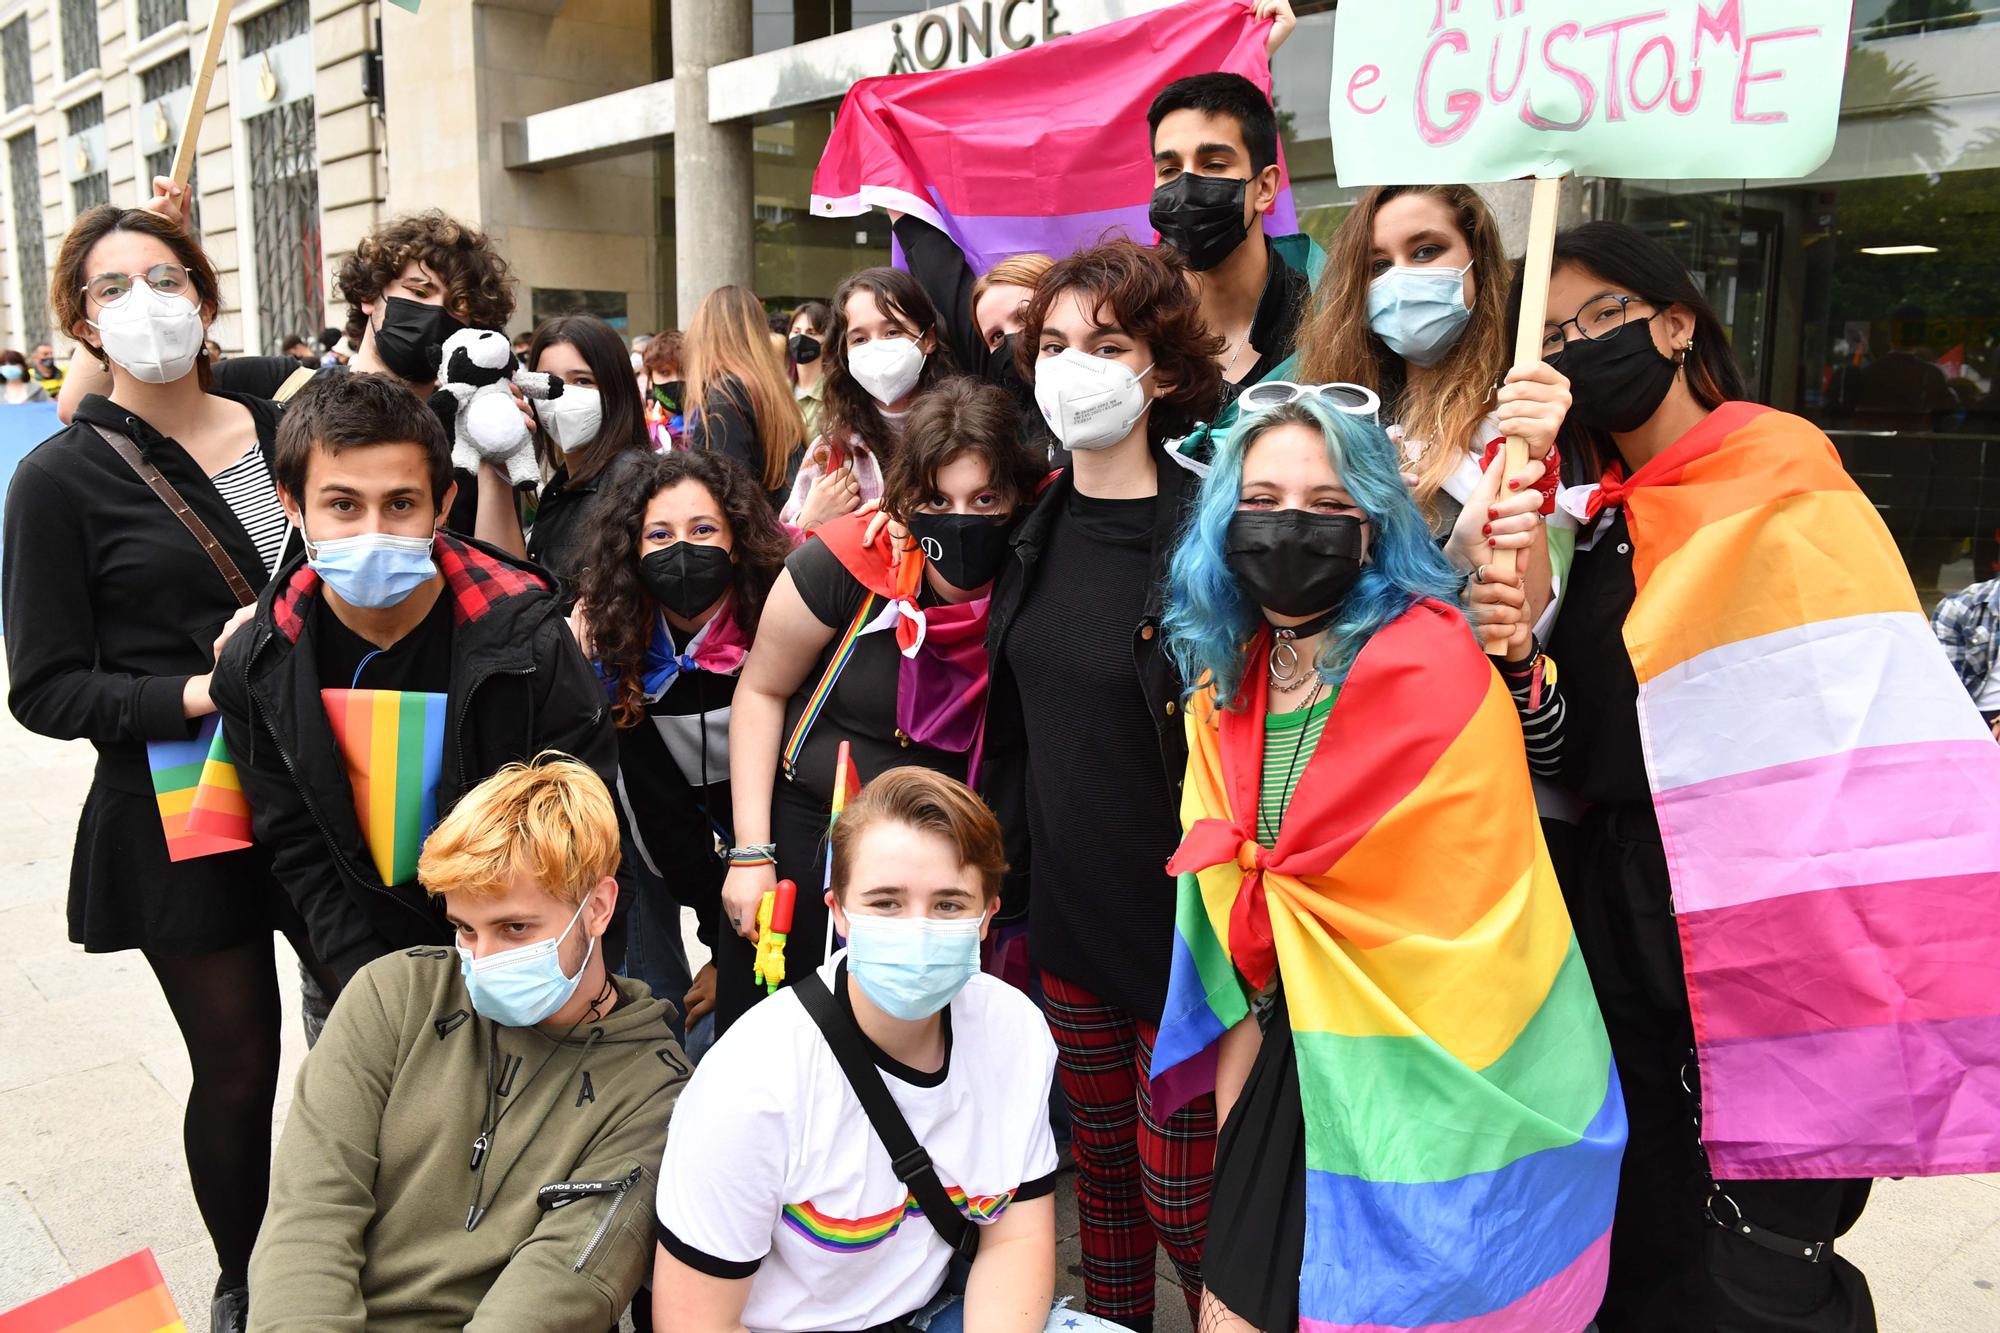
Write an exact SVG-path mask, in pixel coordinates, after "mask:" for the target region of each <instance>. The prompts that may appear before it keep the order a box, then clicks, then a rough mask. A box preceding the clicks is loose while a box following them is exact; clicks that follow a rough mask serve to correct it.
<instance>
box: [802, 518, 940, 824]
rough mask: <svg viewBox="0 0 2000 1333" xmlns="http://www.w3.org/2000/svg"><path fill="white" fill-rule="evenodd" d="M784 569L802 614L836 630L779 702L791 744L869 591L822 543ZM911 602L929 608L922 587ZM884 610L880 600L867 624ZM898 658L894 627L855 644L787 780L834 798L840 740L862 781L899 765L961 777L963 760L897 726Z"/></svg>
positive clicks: (818, 797)
mask: <svg viewBox="0 0 2000 1333" xmlns="http://www.w3.org/2000/svg"><path fill="white" fill-rule="evenodd" d="M785 568H786V569H787V570H789V571H791V575H792V583H793V584H794V586H796V587H797V588H798V590H799V597H800V598H801V599H802V600H803V601H804V602H805V604H806V609H807V610H809V611H811V612H812V613H813V616H814V617H815V618H816V619H817V620H818V621H819V622H820V624H822V625H825V626H827V627H828V628H829V629H831V630H833V632H834V634H833V640H832V642H830V643H828V644H827V646H826V648H825V650H824V651H822V652H821V653H820V655H819V657H818V659H817V660H816V661H814V662H813V665H812V670H810V671H808V672H807V673H806V678H805V683H804V684H802V685H800V686H799V689H798V692H797V693H796V694H794V695H793V696H792V697H791V699H790V701H789V702H787V703H786V705H785V731H784V741H786V742H789V741H790V739H791V735H792V730H793V728H795V727H796V726H797V725H798V722H799V718H800V717H802V716H803V715H804V713H805V709H806V704H807V702H808V701H809V700H810V699H811V698H812V696H813V694H814V692H815V691H816V690H817V689H818V687H819V682H820V679H821V677H823V676H824V675H825V674H826V668H827V664H828V663H829V662H831V661H832V660H833V658H834V655H835V654H836V653H838V652H839V651H840V645H841V640H843V639H844V638H846V637H847V629H848V626H849V625H851V624H853V623H854V617H855V615H856V614H857V613H858V612H859V611H860V610H861V604H862V602H863V601H864V600H865V599H866V598H867V596H868V590H867V589H866V588H863V587H862V586H861V585H860V584H859V583H857V582H856V581H855V579H854V576H853V575H852V574H850V573H848V572H847V567H846V566H845V565H843V564H841V563H840V561H839V559H838V558H836V557H835V555H834V554H833V552H832V551H829V550H828V549H827V548H826V544H825V543H824V542H820V541H808V542H806V544H805V545H803V546H801V547H799V548H798V549H797V550H796V551H793V552H792V553H791V555H790V556H788V557H786V559H785ZM917 600H918V603H919V604H920V605H924V606H929V605H932V604H933V602H934V599H933V597H932V595H931V591H930V588H929V586H928V585H925V586H924V587H923V588H922V589H921V591H920V592H919V593H918V597H917ZM882 607H883V603H882V601H881V600H880V599H879V598H878V599H877V600H876V602H875V607H874V610H873V611H871V612H870V619H873V618H874V616H875V615H877V614H879V613H880V612H881V610H882ZM902 660H903V658H902V653H901V652H900V651H899V650H898V648H897V646H896V632H895V631H894V630H893V629H880V630H877V631H875V632H874V633H873V634H864V635H862V636H861V637H860V638H859V639H857V640H856V641H855V644H854V653H853V656H852V657H850V658H849V659H848V662H847V665H846V666H845V667H844V668H842V670H841V673H840V677H839V679H838V680H836V681H835V682H834V686H833V691H832V693H831V694H829V695H828V696H827V700H826V705H825V707H824V708H822V709H821V710H820V714H819V718H818V720H817V721H815V722H814V723H813V726H812V730H811V731H809V732H807V733H806V739H805V744H804V745H803V746H802V747H801V749H800V752H799V757H798V762H797V767H796V770H795V774H794V778H793V780H794V781H796V782H798V783H800V784H801V785H802V786H803V787H804V788H805V790H806V791H808V792H810V793H811V794H812V796H813V799H815V800H821V801H829V802H830V801H831V800H832V797H833V767H834V764H835V762H836V760H837V759H838V757H839V753H840V743H841V742H842V741H847V742H849V744H850V746H851V748H852V750H853V754H854V766H855V768H856V769H858V770H859V771H860V774H861V780H862V781H863V782H868V781H870V780H872V779H873V778H874V777H875V775H876V774H878V773H881V772H883V771H885V770H887V769H891V768H898V767H901V766H902V765H905V764H916V765H919V766H921V767H923V768H934V769H936V770H937V771H938V772H940V773H948V774H950V775H951V776H952V777H954V778H957V779H959V780H960V781H961V782H962V781H964V780H965V770H966V756H965V755H963V754H954V753H953V752H951V751H949V750H938V749H933V748H932V747H930V746H928V745H919V744H917V743H916V742H915V741H912V740H911V739H910V738H909V737H907V736H905V735H903V733H902V731H901V730H900V729H898V728H897V726H896V688H897V677H898V675H899V673H900V670H901V663H902Z"/></svg>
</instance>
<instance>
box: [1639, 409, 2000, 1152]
mask: <svg viewBox="0 0 2000 1333" xmlns="http://www.w3.org/2000/svg"><path fill="white" fill-rule="evenodd" d="M1624 489H1625V492H1626V494H1625V499H1624V504H1625V508H1626V516H1627V521H1628V524H1629V527H1630V530H1631V534H1632V546H1633V575H1634V581H1635V583H1636V585H1637V596H1636V598H1635V599H1634V601H1633V604H1632V611H1631V613H1630V615H1628V616H1627V618H1626V621H1625V630H1624V633H1625V643H1626V647H1627V648H1628V649H1629V650H1630V651H1631V654H1632V665H1633V670H1634V673H1635V674H1636V676H1637V677H1638V681H1639V724H1640V730H1641V734H1642V736H1643V739H1644V743H1645V749H1646V767H1647V772H1648V776H1649V778H1650V780H1651V783H1652V788H1653V803H1654V809H1655V810H1656V811H1657V813H1658V815H1659V821H1660V837H1661V841H1662V843H1663V844H1664V846H1665V849H1666V855H1667V865H1668V869H1669V873H1670V875H1671V878H1672V882H1673V896H1674V911H1675V917H1676V920H1677V922H1678V924H1679V927H1680V936H1681V953H1682V959H1683V962H1684V964H1685V967H1686V970H1687V983H1688V1000H1689V1004H1690V1007H1691V1009H1692V1011H1693V1016H1694V1028H1695V1046H1696V1052H1697V1054H1698V1056H1699V1059H1700V1064H1701V1081H1702V1089H1701V1091H1702V1139H1703V1142H1704V1143H1705V1144H1706V1145H1707V1148H1708V1155H1709V1161H1710V1166H1711V1168H1712V1169H1713V1171H1714V1172H1715V1174H1716V1176H1717V1177H1719V1178H1725V1179H1727V1178H1732V1177H1733V1178H1739V1179H1784V1178H1820V1177H1843V1176H1852V1177H1860V1176H1903V1175H1949V1174H1955V1173H1961V1172H1977V1171H1992V1170H1994V1169H1995V1168H1996V1167H2000V745H1995V744H1994V740H1993V737H1992V735H1991V734H1990V733H1989V732H1988V731H1987V728H1986V726H1985V724H1984V723H1982V722H1981V721H1980V717H1979V713H1978V711H1977V710H1976V709H1975V708H1974V706H1973V703H1972V700H1971V698H1970V697H1969V696H1968V695H1967V694H1966V692H1965V689H1964V687H1963V686H1962V685H1961V684H1960V683H1959V680H1958V677H1957V676H1956V674H1954V672H1953V671H1952V669H1951V667H1950V666H1949V665H1948V664H1947V662H1946V661H1945V658H1944V654H1943V651H1942V650H1941V649H1940V648H1939V647H1938V645H1937V643H1936V641H1935V640H1934V639H1933V638H1932V637H1931V632H1930V626H1929V623H1928V622H1927V621H1926V620H1925V618H1924V616H1923V613H1922V610H1921V608H1920V606H1919V604H1918V602H1917V598H1916V594H1915V593H1914V591H1912V589H1911V587H1910V580H1909V576H1908V574H1906V573H1905V572H1904V569H1903V563H1902V559H1901V557H1900V556H1899V555H1898V553H1897V550H1896V547H1895V544H1894V543H1893V542H1892V541H1891V540H1890V537H1889V533H1888V531H1887V529H1886V528H1884V526H1883V524H1882V520H1881V518H1880V517H1879V516H1878V515H1877V514H1876V512H1875V508H1874V506H1873V505H1872V504H1870V503H1869V501H1868V498H1867V497H1866V496H1865V495H1863V494H1862V493H1861V492H1860V490H1859V489H1858V488H1856V486H1855V485H1854V483H1853V481H1851V480H1850V479H1849V478H1848V476H1847V474H1846V472H1845V471H1843V470H1842V468H1841V466H1840V460H1839V457H1838V456H1837V455H1836V454H1835V453H1834V451H1833V447H1832V445H1831V444H1830V443H1828V441H1827V439H1826V437H1825V436H1824V435H1822V434H1821V433H1820V432H1819V431H1818V430H1816V429H1815V428H1814V427H1812V426H1811V425H1809V424H1808V423H1806V422H1804V421H1801V420H1799V419H1798V418H1797V417H1793V416H1789V415H1787V414H1785V413H1782V412H1774V411H1771V410H1769V409H1768V408H1763V407H1758V406H1756V405H1754V404H1750V403H1727V404H1724V405H1723V406H1722V407H1721V408H1720V409H1718V410H1717V411H1716V412H1715V413H1714V414H1712V415H1711V416H1710V417H1709V418H1708V420H1707V421H1705V422H1704V423H1703V424H1702V425H1700V426H1698V427H1696V428H1695V429H1694V430H1692V431H1690V432H1689V433H1688V434H1687V435H1686V436H1684V437H1683V438H1682V439H1681V440H1679V441H1677V442H1676V443H1675V444H1673V445H1672V446H1671V447H1669V448H1668V449H1667V450H1666V451H1664V452H1663V453H1661V454H1659V455H1658V456H1657V457H1655V458H1654V459H1653V460H1652V461H1651V462H1649V463H1648V464H1647V465H1646V466H1645V467H1644V468H1641V469H1640V470H1639V472H1638V473H1636V474H1635V475H1634V476H1633V477H1632V479H1631V481H1630V482H1629V483H1626V485H1625V488H1624Z"/></svg>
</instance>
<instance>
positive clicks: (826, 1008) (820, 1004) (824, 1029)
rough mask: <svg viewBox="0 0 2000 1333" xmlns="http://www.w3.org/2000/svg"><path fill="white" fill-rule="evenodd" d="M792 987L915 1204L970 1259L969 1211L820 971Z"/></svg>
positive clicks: (972, 1231)
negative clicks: (948, 1187) (961, 1207)
mask: <svg viewBox="0 0 2000 1333" xmlns="http://www.w3.org/2000/svg"><path fill="white" fill-rule="evenodd" d="M792 991H793V993H795V994H796V995H797V996H798V997H799V1001H800V1002H801V1003H802V1004H804V1005H805V1007H806V1012H807V1013H808V1014H810V1015H812V1020H813V1022H815V1023H817V1024H818V1025H819V1030H820V1032H821V1034H822V1035H824V1036H825V1037H826V1044H827V1045H828V1046H829V1047H831V1048H832V1049H833V1058H834V1059H836V1060H838V1061H839V1062H840V1072H841V1073H843V1074H845V1075H847V1082H848V1085H849V1086H850V1087H852V1088H853V1089H854V1095H855V1096H856V1097H858V1098H860V1099H861V1109H862V1111H863V1112H864V1113H865V1114H866V1115H867V1117H868V1123H869V1124H870V1125H873V1126H874V1127H875V1137H876V1138H878V1139H880V1140H881V1141H882V1146H883V1147H884V1148H886V1149H888V1150H889V1161H890V1163H891V1164H892V1165H893V1166H894V1168H895V1171H896V1179H898V1180H900V1181H902V1182H903V1184H905V1185H906V1186H908V1187H909V1190H910V1193H911V1195H913V1196H914V1197H915V1198H916V1201H917V1206H918V1207H919V1208H922V1209H923V1210H924V1220H926V1221H927V1222H929V1223H930V1224H931V1226H932V1227H933V1228H934V1229H935V1230H936V1231H937V1233H938V1235H939V1236H941V1237H943V1238H944V1243H945V1244H947V1245H949V1246H951V1248H952V1251H953V1253H954V1255H955V1256H956V1257H957V1258H958V1259H959V1260H961V1261H963V1262H964V1263H967V1264H969V1263H970V1262H971V1261H972V1255H973V1253H974V1251H976V1250H977V1249H978V1248H979V1228H978V1227H976V1226H974V1225H973V1224H972V1223H971V1222H969V1221H967V1220H966V1217H965V1214H963V1213H961V1212H959V1211H958V1206H957V1205H956V1204H954V1203H952V1201H951V1196H950V1195H949V1194H947V1193H946V1192H945V1188H944V1182H943V1181H941V1180H939V1179H938V1174H937V1167H936V1166H935V1165H933V1164H932V1162H931V1155H930V1154H929V1153H927V1152H925V1151H924V1148H923V1145H922V1144H920V1143H918V1142H917V1136H916V1135H915V1134H914V1133H912V1132H911V1130H910V1122H909V1121H907V1120H905V1119H903V1112H902V1111H901V1109H900V1108H898V1107H897V1105H896V1099H895V1098H894V1097H891V1096H890V1095H889V1089H888V1086H887V1085H886V1084H884V1083H883V1082H882V1075H881V1073H880V1071H878V1070H877V1069H876V1068H875V1061H874V1060H873V1059H871V1058H870V1057H869V1055H868V1052H867V1050H866V1049H865V1048H864V1047H863V1045H862V1039H861V1031H860V1029H859V1028H857V1027H855V1026H854V1021H853V1020H852V1019H850V1018H849V1017H848V1016H847V1015H846V1014H843V1013H841V1012H840V1006H839V1005H838V1004H836V1003H835V1002H834V999H833V994H832V992H831V991H829V990H827V988H826V983H825V982H824V981H823V980H821V979H820V975H819V973H817V972H808V973H807V974H806V975H805V976H803V977H801V978H800V979H799V980H798V981H797V982H796V983H795V984H794V985H793V986H792Z"/></svg>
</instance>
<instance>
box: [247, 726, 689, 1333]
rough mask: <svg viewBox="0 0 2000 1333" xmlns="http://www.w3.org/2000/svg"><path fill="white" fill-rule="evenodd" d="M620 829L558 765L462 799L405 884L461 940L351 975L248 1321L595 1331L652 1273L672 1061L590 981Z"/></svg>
mask: <svg viewBox="0 0 2000 1333" xmlns="http://www.w3.org/2000/svg"><path fill="white" fill-rule="evenodd" d="M618 850H619V841H618V821H617V816H616V814H615V812H614V811H613V808H612V804H611V795H610V793H609V792H608V791H607V790H606V789H605V786H604V783H603V782H602V781H601V780H600V779H599V778H598V777H597V775H596V774H595V773H593V772H592V771H591V770H590V769H589V768H587V767H585V766H584V765H583V764H580V763H578V762H576V761H575V760H573V759H570V758H568V757H567V756H563V755H558V754H554V753H548V754H544V755H542V756H539V757H538V758H537V759H536V760H535V761H534V762H533V763H531V764H509V765H507V766H506V767H504V768H502V769H501V770H500V771H499V772H497V773H495V774H494V775H493V776H492V777H490V778H488V779H486V780H485V781H484V782H482V783H480V784H479V785H478V786H477V787H475V788H473V789H472V791H471V792H469V793H467V795H466V796H465V798H464V799H463V800H462V801H460V802H459V804H458V805H457V807H455V808H454V809H453V810H452V812H451V813H450V814H449V815H447V816H445V818H444V820H443V821H442V822H440V823H439V824H438V826H437V828H436V829H435V830H433V831H432V833H431V835H430V838H429V840H428V841H427V842H426V843H425V845H424V850H423V856H422V859H421V860H420V862H419V863H418V867H417V873H418V878H419V879H420V880H421V881H422V883H423V886H424V888H425V889H426V890H427V891H428V892H430V893H431V894H432V895H434V896H436V897H438V898H440V899H442V900H443V903H444V908H445V912H446V916H447V918H448V919H449V921H450V922H451V925H452V929H453V930H454V931H455V932H456V933H457V937H458V947H457V949H456V950H453V949H449V948H416V949H410V950H407V951H404V952H402V953H396V954H391V955H389V956H388V957H385V958H382V959H379V960H377V961H375V962H373V963H370V964H368V965H367V966H366V967H364V968H362V969H361V971H360V972H359V973H357V974H356V975H355V978H354V980H353V981H352V982H351V983H349V984H348V986H347V987H346V988H345V989H344V990H343V991H342V992H341V996H340V1001H339V1003H337V1004H336V1005H335V1006H334V1009H333V1015H332V1017H331V1018H330V1019H329V1020H328V1022H327V1025H326V1031H325V1033H324V1034H323V1035H322V1036H321V1038H320V1041H319V1045H318V1046H317V1047H316V1048H315V1049H314V1050H313V1052H312V1054H311V1055H309V1056H308V1057H307V1058H306V1062H305V1064H304V1066H303V1067H302V1068H301V1069H300V1070H299V1080H298V1087H297V1092H296V1094H295V1096H294V1098H293V1101H292V1108H291V1112H290V1114H289V1115H288V1116H287V1117H286V1120H285V1129H284V1133H283V1135H282V1136H281V1137H280V1139H279V1141H278V1151H277V1160H276V1162H275V1163H274V1165H273V1166H272V1170H271V1206H270V1211H269V1213H268V1214H267V1215H266V1216H265V1219H264V1228H263V1231H262V1232H261V1234H260V1235H259V1236H258V1240H257V1248H256V1251H255V1253H254V1254H253V1255H252V1257H251V1260H250V1285H251V1290H252V1291H253V1292H254V1293H255V1295H254V1297H253V1299H252V1302H251V1308H250V1327H251V1328H252V1329H253V1330H255V1329H269V1330H307V1329H311V1330H325V1329H361V1328H363V1327H366V1328H368V1329H369V1330H373V1331H379V1330H385V1329H386V1330H405V1331H407V1333H418V1331H419V1330H422V1331H423V1333H429V1331H430V1330H443V1329H460V1328H465V1327H468V1326H470V1327H473V1328H478V1329H522V1330H526V1329H578V1330H603V1329H609V1328H612V1327H614V1326H615V1325H616V1323H617V1321H618V1316H619V1314H620V1312H621V1311H623V1310H624V1308H625V1306H626V1304H627V1303H628V1302H630V1300H631V1299H632V1294H633V1293H634V1292H635V1291H636V1290H637V1289H638V1286H639V1281H640V1279H641V1277H642V1276H644V1273H645V1267H646V1257H647V1254H648V1253H649V1250H650V1246H649V1243H648V1242H649V1239H650V1236H649V1233H650V1231H651V1229H652V1228H651V1224H650V1220H649V1213H650V1210H651V1207H652V1203H653V1197H654V1179H653V1167H654V1164H655V1163H656V1162H657V1161H658V1160H659V1154H660V1148H661V1144H662V1141H663V1140H664V1139H665V1137H666V1129H667V1117H668V1115H669V1114H670V1113H671V1112H672V1110H673V1107H674V1099H675V1097H676V1095H677V1094H678V1093H679V1091H680V1088H681V1085H682V1084H683V1083H684V1082H685V1081H686V1078H687V1070H688V1065H687V1061H686V1059H685V1058H684V1056H683V1055H682V1053H681V1049H680V1047H679V1046H677V1045H676V1044H675V1043H674V1040H673V1037H672V1035H671V1033H670V1032H669V1030H668V1028H667V1017H668V1006H667V1005H666V1004H665V1003H664V1002H662V1001H659V1000H655V999H653V998H652V997H651V996H650V995H649V994H648V992H647V990H646V988H645V987H644V986H643V985H640V984H638V983H636V982H631V981H626V980H624V979H623V978H620V977H614V976H612V975H611V974H610V972H609V970H608V969H607V967H606V963H605V959H604V949H603V936H604V931H605V927H606V926H608V925H609V924H610V922H611V911H612V907H613V905H614V904H615V902H616V900H617V897H618V882H617V880H616V879H615V878H614V874H615V872H616V870H617V868H618Z"/></svg>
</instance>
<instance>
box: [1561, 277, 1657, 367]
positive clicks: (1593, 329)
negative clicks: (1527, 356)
mask: <svg viewBox="0 0 2000 1333" xmlns="http://www.w3.org/2000/svg"><path fill="white" fill-rule="evenodd" d="M1634 301H1638V302H1640V303H1642V304H1644V305H1651V304H1652V302H1650V301H1648V300H1646V298H1645V297H1643V296H1624V295H1616V294H1613V295H1605V296H1593V297H1591V298H1590V299H1589V300H1588V301H1585V302H1584V303H1583V304H1582V305H1581V306H1579V307H1577V312H1576V315H1575V317H1574V318H1571V319H1566V320H1563V321H1562V322H1561V323H1560V324H1544V325H1542V360H1544V361H1547V362H1550V363H1552V364H1553V363H1554V361H1555V359H1556V358H1557V357H1558V356H1561V355H1562V349H1563V343H1564V342H1565V341H1567V340H1566V339H1565V338H1564V337H1563V330H1564V329H1567V328H1571V327H1574V328H1575V329H1576V331H1577V332H1578V333H1579V334H1581V335H1582V336H1583V337H1585V338H1588V339H1590V340H1591V341H1592V342H1596V341H1597V340H1598V339H1600V338H1609V337H1610V336H1611V335H1612V334H1614V333H1616V332H1618V330H1620V329H1622V328H1624V327H1625V321H1626V320H1627V319H1628V318H1630V317H1631V316H1630V312H1629V311H1628V309H1627V307H1629V306H1630V305H1631V304H1632V303H1633V302H1634ZM1658 313H1659V312H1658V311H1655V312H1654V314H1658ZM1652 317H1653V316H1652V315H1641V316H1639V318H1640V319H1651V318H1652Z"/></svg>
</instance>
